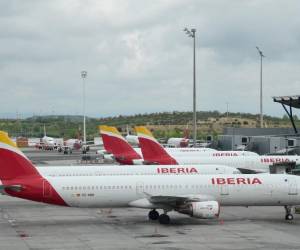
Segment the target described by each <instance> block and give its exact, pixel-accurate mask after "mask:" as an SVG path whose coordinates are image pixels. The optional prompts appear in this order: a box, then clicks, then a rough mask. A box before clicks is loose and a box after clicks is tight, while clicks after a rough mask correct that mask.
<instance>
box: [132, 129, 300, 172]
mask: <svg viewBox="0 0 300 250" xmlns="http://www.w3.org/2000/svg"><path fill="white" fill-rule="evenodd" d="M135 129H136V132H137V134H138V136H139V141H140V146H141V149H142V154H143V158H144V161H145V163H147V164H160V165H164V164H167V165H172V164H174V165H176V164H180V165H182V164H183V165H184V164H223V165H226V166H231V167H236V168H238V169H239V170H240V171H241V172H242V173H247V174H249V173H268V172H270V166H272V165H274V164H278V163H287V162H296V163H299V162H300V157H299V156H287V155H286V156H270V155H268V156H259V155H251V154H249V155H247V154H246V155H238V154H236V153H237V152H239V151H228V153H226V151H223V152H225V153H221V151H219V152H217V153H213V154H212V155H209V154H208V155H206V156H201V157H198V156H197V157H196V156H195V155H193V156H191V155H184V156H183V155H181V156H178V155H177V156H174V155H171V154H169V153H168V152H167V151H166V150H165V148H163V147H162V146H161V145H160V144H159V143H158V142H157V141H156V139H155V138H154V137H153V135H152V133H151V132H150V131H149V130H148V129H146V128H145V127H143V126H139V127H136V128H135ZM243 152H245V153H246V152H247V151H243ZM247 153H249V152H247ZM250 153H251V152H250ZM227 154H228V155H227ZM230 156H234V157H230ZM278 168H279V167H278ZM281 171H284V170H281Z"/></svg>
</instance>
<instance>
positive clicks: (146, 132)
mask: <svg viewBox="0 0 300 250" xmlns="http://www.w3.org/2000/svg"><path fill="white" fill-rule="evenodd" d="M135 131H136V133H137V135H138V136H147V137H151V138H153V139H155V138H154V136H153V134H152V133H151V132H150V130H149V129H147V128H146V127H144V126H136V127H135Z"/></svg>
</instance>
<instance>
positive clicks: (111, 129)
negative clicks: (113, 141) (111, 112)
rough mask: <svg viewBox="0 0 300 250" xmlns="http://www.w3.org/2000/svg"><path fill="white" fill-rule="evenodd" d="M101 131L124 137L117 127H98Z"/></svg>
mask: <svg viewBox="0 0 300 250" xmlns="http://www.w3.org/2000/svg"><path fill="white" fill-rule="evenodd" d="M98 128H99V130H100V133H101V132H104V133H105V132H106V133H111V134H116V135H118V136H122V135H121V134H120V132H119V131H118V130H117V129H116V128H115V127H112V126H106V125H100V126H98Z"/></svg>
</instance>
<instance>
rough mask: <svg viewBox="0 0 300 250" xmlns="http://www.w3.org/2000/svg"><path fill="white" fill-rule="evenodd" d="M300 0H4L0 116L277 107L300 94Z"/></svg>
mask: <svg viewBox="0 0 300 250" xmlns="http://www.w3.org/2000/svg"><path fill="white" fill-rule="evenodd" d="M299 10H300V1H297V0H295V1H293V0H289V1H287V0H282V1H279V0H277V1H274V0H251V1H250V0H228V1H225V0H218V1H217V0H215V1H212V0H165V1H164V0H160V1H155V0H153V1H146V0H144V1H141V0H119V1H117V0H116V1H114V0H107V1H101V0H48V1H47V0H43V1H42V0H26V1H24V0H2V1H0V13H1V14H0V15H1V16H0V17H1V20H0V39H1V43H0V44H1V46H0V74H1V83H0V116H1V117H16V114H17V113H18V114H19V116H21V117H24V116H31V115H33V114H35V115H39V114H40V115H49V114H55V115H57V114H70V115H76V114H77V115H79V114H82V106H83V105H82V79H81V75H80V72H81V70H87V71H88V77H87V79H86V97H87V101H86V109H87V115H89V116H93V117H104V116H111V115H119V114H124V115H125V114H136V113H146V112H147V113H149V112H159V111H173V110H182V111H188V110H192V80H193V78H192V72H193V71H192V69H193V68H192V66H193V65H192V45H193V44H192V39H191V38H189V37H187V36H186V35H185V33H184V32H183V28H184V27H188V28H196V29H197V32H196V40H197V41H196V43H197V46H196V53H197V55H196V59H197V66H196V73H197V109H198V110H219V111H221V112H225V111H226V103H229V110H230V111H232V112H251V113H258V112H259V70H260V65H259V56H258V53H257V51H256V48H255V46H259V47H260V48H261V50H263V52H264V54H265V55H266V58H264V72H263V85H264V87H263V89H264V112H265V113H266V114H270V115H277V116H282V115H283V114H284V111H283V109H282V107H281V106H280V105H279V104H275V103H273V101H272V98H271V97H272V96H278V95H296V94H300V16H299Z"/></svg>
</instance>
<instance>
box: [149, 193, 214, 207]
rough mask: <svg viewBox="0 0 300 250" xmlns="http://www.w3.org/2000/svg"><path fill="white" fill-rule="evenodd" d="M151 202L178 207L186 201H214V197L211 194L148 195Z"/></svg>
mask: <svg viewBox="0 0 300 250" xmlns="http://www.w3.org/2000/svg"><path fill="white" fill-rule="evenodd" d="M148 200H149V202H150V203H152V204H154V205H155V204H160V205H164V206H168V207H173V208H175V207H178V206H180V205H183V204H185V203H188V202H201V201H215V200H216V199H215V198H214V197H212V196H211V195H201V194H200V195H179V196H177V195H176V196H169V195H153V196H150V197H148Z"/></svg>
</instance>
